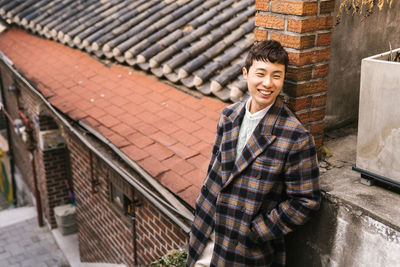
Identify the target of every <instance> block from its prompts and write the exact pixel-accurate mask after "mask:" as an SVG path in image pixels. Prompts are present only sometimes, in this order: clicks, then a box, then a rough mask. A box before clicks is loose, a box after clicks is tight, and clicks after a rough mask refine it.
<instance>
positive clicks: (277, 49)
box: [245, 40, 289, 72]
mask: <svg viewBox="0 0 400 267" xmlns="http://www.w3.org/2000/svg"><path fill="white" fill-rule="evenodd" d="M254 60H259V61H269V62H271V63H275V62H276V63H279V64H283V65H285V72H286V71H287V66H288V64H289V56H288V53H287V52H286V50H285V49H284V48H283V47H282V45H281V44H280V43H279V42H278V41H275V40H268V41H262V42H258V43H255V44H254V45H253V46H252V48H251V49H250V51H249V53H248V54H247V57H246V62H245V68H246V70H247V71H249V69H250V66H251V65H253V61H254Z"/></svg>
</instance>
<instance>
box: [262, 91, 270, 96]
mask: <svg viewBox="0 0 400 267" xmlns="http://www.w3.org/2000/svg"><path fill="white" fill-rule="evenodd" d="M259 92H260V93H261V94H263V95H270V94H272V92H267V91H259Z"/></svg>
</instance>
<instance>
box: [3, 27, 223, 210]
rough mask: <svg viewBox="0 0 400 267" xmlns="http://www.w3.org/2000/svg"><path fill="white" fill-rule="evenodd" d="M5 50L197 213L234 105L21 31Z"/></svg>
mask: <svg viewBox="0 0 400 267" xmlns="http://www.w3.org/2000/svg"><path fill="white" fill-rule="evenodd" d="M0 50H1V51H3V53H4V54H6V55H7V56H8V57H9V58H10V59H11V60H12V61H13V62H14V64H15V65H16V66H17V67H18V68H19V69H20V70H21V71H22V72H23V74H24V75H25V76H26V77H27V78H28V79H29V80H30V81H32V82H34V84H36V87H37V88H38V89H39V90H40V91H41V92H42V93H43V95H45V96H46V98H47V99H48V101H49V102H50V103H51V104H52V105H54V106H55V107H57V108H58V109H59V110H60V111H62V112H63V113H65V114H66V115H68V116H69V117H70V118H72V119H74V120H83V121H84V122H85V123H87V124H89V125H90V126H91V127H93V128H94V129H96V130H97V131H98V132H99V133H101V134H102V135H103V136H105V137H106V138H107V139H109V140H110V141H111V142H112V143H113V144H114V145H115V146H117V147H118V148H119V149H121V151H122V152H124V153H125V154H126V155H127V156H129V157H130V158H131V159H132V160H134V161H136V162H137V163H138V164H139V165H140V166H142V168H144V169H145V170H146V171H147V172H148V173H149V174H151V175H152V176H153V177H155V178H156V179H157V180H158V181H159V182H160V183H161V184H163V185H164V186H165V187H167V188H168V189H169V190H171V191H172V192H173V193H175V194H177V195H178V196H180V197H181V198H182V199H184V200H185V201H186V202H187V203H188V204H190V205H191V206H194V202H195V199H196V197H197V194H198V192H199V191H200V188H201V185H202V182H203V179H204V177H205V172H206V169H207V163H208V160H209V157H210V154H211V147H212V143H213V141H214V135H215V130H216V124H217V120H218V115H219V112H220V111H221V110H222V109H223V108H224V107H225V105H226V104H224V103H222V102H220V101H218V100H214V99H212V98H209V97H202V98H201V99H197V98H194V97H192V96H190V95H187V94H185V93H183V92H181V91H179V90H177V89H175V88H172V87H170V86H168V85H165V84H163V83H160V82H158V81H157V80H154V79H152V78H150V77H148V76H145V75H143V74H140V73H137V72H135V71H132V69H128V68H126V67H122V66H111V67H106V66H105V65H103V64H102V63H101V62H99V61H96V60H95V59H92V58H91V57H90V56H88V55H86V54H84V53H82V52H81V51H78V50H74V49H71V48H69V47H67V46H63V45H61V44H59V43H56V42H53V41H49V40H44V39H41V38H38V37H35V36H33V35H30V34H28V33H26V32H25V31H22V30H19V29H11V30H9V31H8V32H7V33H4V34H2V35H1V36H0Z"/></svg>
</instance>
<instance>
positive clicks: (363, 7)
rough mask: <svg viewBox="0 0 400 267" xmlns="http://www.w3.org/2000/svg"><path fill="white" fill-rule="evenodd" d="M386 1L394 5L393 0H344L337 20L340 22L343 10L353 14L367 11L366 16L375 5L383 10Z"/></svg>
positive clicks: (371, 11)
mask: <svg viewBox="0 0 400 267" xmlns="http://www.w3.org/2000/svg"><path fill="white" fill-rule="evenodd" d="M385 3H387V4H388V5H389V7H392V3H393V0H342V1H341V3H340V6H339V10H338V13H337V15H336V21H337V23H339V21H340V16H341V15H342V12H343V10H345V11H346V12H347V13H350V12H352V14H356V13H358V14H362V13H363V12H366V13H365V16H364V18H365V17H368V16H369V15H371V14H372V13H373V10H374V7H378V8H379V10H381V9H382V7H383V5H384V4H385Z"/></svg>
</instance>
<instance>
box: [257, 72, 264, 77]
mask: <svg viewBox="0 0 400 267" xmlns="http://www.w3.org/2000/svg"><path fill="white" fill-rule="evenodd" d="M256 75H257V76H258V77H262V76H264V73H261V72H257V73H256Z"/></svg>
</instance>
